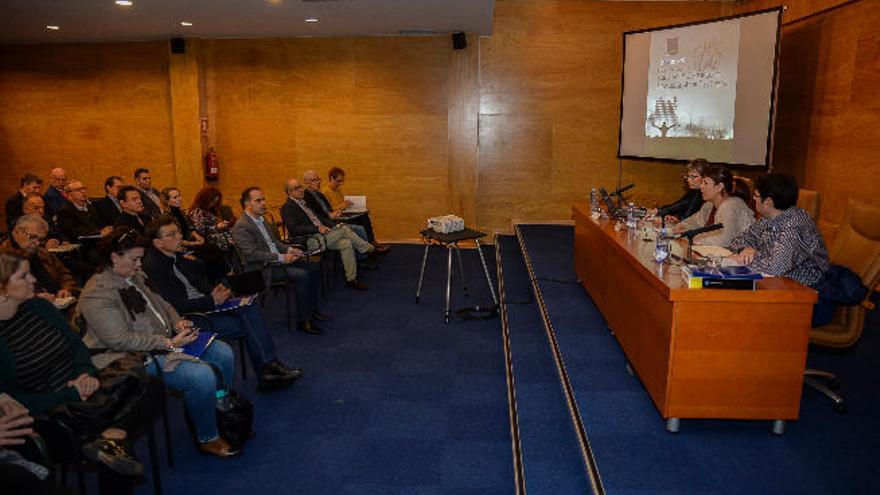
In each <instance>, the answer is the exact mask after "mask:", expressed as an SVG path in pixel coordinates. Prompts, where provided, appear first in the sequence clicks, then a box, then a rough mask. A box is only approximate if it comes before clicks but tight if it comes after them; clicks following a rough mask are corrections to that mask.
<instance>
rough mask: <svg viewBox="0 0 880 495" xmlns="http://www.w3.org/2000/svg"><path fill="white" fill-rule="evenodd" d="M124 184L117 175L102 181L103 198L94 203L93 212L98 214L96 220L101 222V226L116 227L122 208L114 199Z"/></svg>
mask: <svg viewBox="0 0 880 495" xmlns="http://www.w3.org/2000/svg"><path fill="white" fill-rule="evenodd" d="M124 184H125V182H124V181H123V180H122V177H119V176H118V175H111V176H110V177H107V180H105V181H104V194H105V196H104V197H103V198H101V199H99V200H97V201H95V202H94V205H95V211H97V212H98V218H99V219H100V220H101V224H103V225H116V221H117V220H118V219H119V215H120V214H121V213H122V207H121V206H119V200H118V199H116V194H118V193H119V188H120V187H122V186H123V185H124Z"/></svg>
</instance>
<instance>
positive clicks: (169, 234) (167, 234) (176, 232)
mask: <svg viewBox="0 0 880 495" xmlns="http://www.w3.org/2000/svg"><path fill="white" fill-rule="evenodd" d="M178 235H180V230H179V229H174V230H171V231H168V232H165V235H160V236H159V238H162V237H174V236H178Z"/></svg>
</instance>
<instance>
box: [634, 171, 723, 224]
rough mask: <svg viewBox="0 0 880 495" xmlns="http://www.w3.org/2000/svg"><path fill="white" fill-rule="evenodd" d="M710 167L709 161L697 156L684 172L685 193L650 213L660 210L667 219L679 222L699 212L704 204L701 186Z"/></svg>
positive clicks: (653, 213)
mask: <svg viewBox="0 0 880 495" xmlns="http://www.w3.org/2000/svg"><path fill="white" fill-rule="evenodd" d="M708 168H709V162H707V161H706V160H705V159H703V158H697V159H695V160H692V161H691V162H690V163H688V165H687V168H686V169H685V173H684V183H685V189H686V191H685V193H684V194H683V195H682V196H681V197H680V198H678V199H677V200H675V201H674V202H672V203H669V204H668V205H663V206H661V207H659V208H656V209H653V210H651V211H649V212H648V214H649V215H651V216H653V215H656V214H657V212H658V211H659V212H661V213H662V214H663V215H664V216H665V217H666V220H667V221H676V222H677V221H679V220H681V219H682V218H687V217H689V216H691V215H693V214H694V213H696V212H698V211H699V210H700V207H701V206H703V195H702V193H701V191H700V186H701V185H702V184H703V174H704V173H705V171H706V169H708Z"/></svg>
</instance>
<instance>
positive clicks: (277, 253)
mask: <svg viewBox="0 0 880 495" xmlns="http://www.w3.org/2000/svg"><path fill="white" fill-rule="evenodd" d="M241 206H242V208H244V214H243V215H242V216H241V218H239V219H238V221H237V222H235V226H234V227H232V237H233V238H234V239H235V244H236V245H237V246H238V250H239V251H240V252H241V258H242V262H243V263H244V264H245V267H244V268H245V270H248V271H250V270H260V269H262V270H263V275H264V277H265V278H267V279H269V280H287V281H288V282H289V283H291V284H292V285H293V286H294V290H295V293H296V304H297V310H298V311H297V313H298V315H297V317H298V324H297V326H298V328H299V329H300V331H303V332H306V333H311V334H321V333H324V331H323V330H321V329H320V328H318V327H317V326H316V325H315V324H314V323H312V321H311V320H312V319H314V320H317V321H329V320H330V318H329V317H328V316H326V315H323V314H321V313H320V312H318V309H317V302H318V291H319V288H320V277H321V276H320V270H319V268H318V266H317V265H316V264H315V263H309V262H305V261H303V260H301V258H302V257H303V252H302V251H300V250H299V249H296V248H294V247H292V246H288V245H286V244H284V243H282V242H281V241H280V240H279V239H278V237H277V236H276V235H275V234H274V233H273V232H272V230H270V229H269V228H268V226H267V225H266V222H265V220H264V219H263V215H264V214H265V213H266V196H265V195H263V191H261V190H260V188H259V187H248V188H247V189H245V190H244V191H243V192H242V193H241Z"/></svg>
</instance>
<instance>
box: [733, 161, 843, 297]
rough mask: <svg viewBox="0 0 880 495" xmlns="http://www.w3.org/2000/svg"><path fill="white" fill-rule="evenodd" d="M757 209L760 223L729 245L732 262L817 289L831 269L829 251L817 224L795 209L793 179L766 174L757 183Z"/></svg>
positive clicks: (794, 185) (755, 193) (755, 194)
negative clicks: (731, 252) (829, 268)
mask: <svg viewBox="0 0 880 495" xmlns="http://www.w3.org/2000/svg"><path fill="white" fill-rule="evenodd" d="M753 197H754V199H755V209H756V211H757V212H758V213H759V214H760V215H761V220H760V221H758V222H757V223H755V224H754V225H752V226H751V227H750V228H749V229H748V230H746V231H745V232H743V233H742V234H740V235H739V236H737V237H736V238H735V239H733V241H731V242H730V245H728V249H730V250H731V251H733V252H734V253H736V254H734V255H733V256H732V259H733V260H734V261H737V262H739V263H742V264H744V265H748V266H750V267H751V268H752V269H754V270H756V271H759V272H761V273H765V274H770V275H775V276H779V277H788V278H791V279H794V280H797V281H798V282H800V283H802V284H804V285H806V286H809V287H812V288H816V286H817V285H818V284H819V281H820V280H822V276H823V275H824V274H825V271H826V270H827V269H828V266H829V262H828V249H827V248H826V247H825V242H824V241H823V240H822V236H821V235H820V234H819V230H818V229H817V228H816V224H815V223H814V222H813V220H812V219H811V218H810V215H808V214H807V212H806V211H804V210H803V209H801V208H798V207H797V206H795V205H796V204H797V198H798V184H797V181H796V180H795V178H794V177H792V176H790V175H784V174H767V175H764V176H762V177H759V178H758V179H757V180H756V181H755V192H754V194H753Z"/></svg>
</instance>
